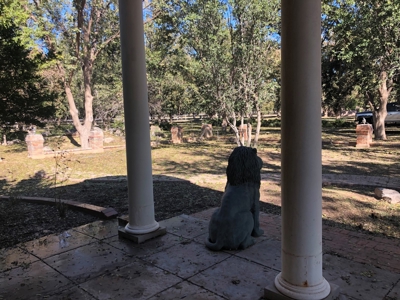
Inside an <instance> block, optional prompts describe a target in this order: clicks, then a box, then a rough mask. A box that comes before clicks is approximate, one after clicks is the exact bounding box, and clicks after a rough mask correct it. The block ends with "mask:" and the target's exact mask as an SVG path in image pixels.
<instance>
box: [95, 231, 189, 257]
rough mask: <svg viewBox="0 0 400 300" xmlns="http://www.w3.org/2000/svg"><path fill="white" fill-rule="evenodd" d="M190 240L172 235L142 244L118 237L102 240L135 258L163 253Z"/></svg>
mask: <svg viewBox="0 0 400 300" xmlns="http://www.w3.org/2000/svg"><path fill="white" fill-rule="evenodd" d="M189 241H190V240H188V239H185V238H182V237H180V236H176V235H173V234H169V233H167V234H165V235H163V236H159V237H156V238H154V239H151V240H148V241H146V242H144V243H142V244H136V243H134V242H132V241H130V240H127V239H123V238H119V237H118V236H115V237H112V238H109V239H105V240H103V242H104V243H107V244H110V245H112V246H113V247H115V248H117V249H120V250H122V251H124V252H125V253H127V254H129V255H134V256H136V257H145V256H149V255H152V254H154V253H157V252H161V251H164V250H165V249H168V248H170V247H172V246H174V245H177V244H180V243H184V244H185V243H188V242H189Z"/></svg>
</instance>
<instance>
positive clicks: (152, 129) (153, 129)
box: [150, 125, 161, 136]
mask: <svg viewBox="0 0 400 300" xmlns="http://www.w3.org/2000/svg"><path fill="white" fill-rule="evenodd" d="M156 132H161V129H160V126H158V125H151V126H150V133H151V135H152V136H155V135H156Z"/></svg>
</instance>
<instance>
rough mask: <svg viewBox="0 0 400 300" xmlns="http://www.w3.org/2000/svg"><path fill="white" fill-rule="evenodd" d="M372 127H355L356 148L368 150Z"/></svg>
mask: <svg viewBox="0 0 400 300" xmlns="http://www.w3.org/2000/svg"><path fill="white" fill-rule="evenodd" d="M372 132H373V129H372V125H371V124H358V125H357V127H356V133H357V145H356V147H357V148H369V146H370V144H371V143H372Z"/></svg>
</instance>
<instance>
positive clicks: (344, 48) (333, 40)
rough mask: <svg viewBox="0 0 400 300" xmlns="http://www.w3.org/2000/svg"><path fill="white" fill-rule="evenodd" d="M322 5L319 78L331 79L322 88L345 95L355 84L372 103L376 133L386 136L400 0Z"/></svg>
mask: <svg viewBox="0 0 400 300" xmlns="http://www.w3.org/2000/svg"><path fill="white" fill-rule="evenodd" d="M323 8H324V19H323V38H324V41H323V47H324V48H325V54H324V55H323V58H324V60H325V61H326V63H325V65H327V66H328V71H325V72H324V73H323V74H324V76H326V77H325V79H324V82H325V83H326V82H328V81H329V80H332V84H331V87H329V89H328V92H327V93H326V94H327V95H328V97H335V96H336V97H345V96H346V95H350V94H351V93H352V92H354V91H353V87H357V88H358V93H359V94H362V95H363V96H364V99H365V102H366V103H367V104H368V105H369V106H370V107H371V109H373V120H374V121H373V122H374V127H375V138H376V139H383V140H385V139H386V133H385V122H384V121H385V118H386V115H387V110H386V105H387V103H388V100H389V99H390V97H391V95H392V91H393V89H394V88H395V87H396V85H395V80H396V78H397V77H398V71H399V69H400V55H399V54H400V52H399V51H400V3H399V2H398V1H391V0H385V1H379V0H366V1H364V0H362V1H361V0H343V1H333V0H327V1H325V3H324V6H323ZM334 85H336V87H335V86H334ZM340 90H341V92H339V91H340ZM330 93H332V95H331V96H330Z"/></svg>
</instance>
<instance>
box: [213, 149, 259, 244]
mask: <svg viewBox="0 0 400 300" xmlns="http://www.w3.org/2000/svg"><path fill="white" fill-rule="evenodd" d="M262 164H263V163H262V160H261V158H260V157H258V156H257V150H256V149H252V148H249V147H243V146H241V147H237V148H235V149H234V150H233V152H232V153H231V155H230V156H229V160H228V167H227V168H226V175H227V183H226V186H225V192H224V194H223V196H222V204H221V207H220V208H218V209H217V210H216V211H215V212H214V213H213V215H212V217H211V220H210V224H209V234H208V238H207V239H206V246H207V248H209V249H210V250H214V251H218V250H221V249H245V248H247V247H250V246H251V245H253V244H254V243H255V242H254V239H253V238H252V236H254V237H258V236H261V235H262V234H263V233H264V231H263V230H261V229H260V224H259V213H260V204H259V200H260V183H261V174H260V171H261V167H262Z"/></svg>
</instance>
